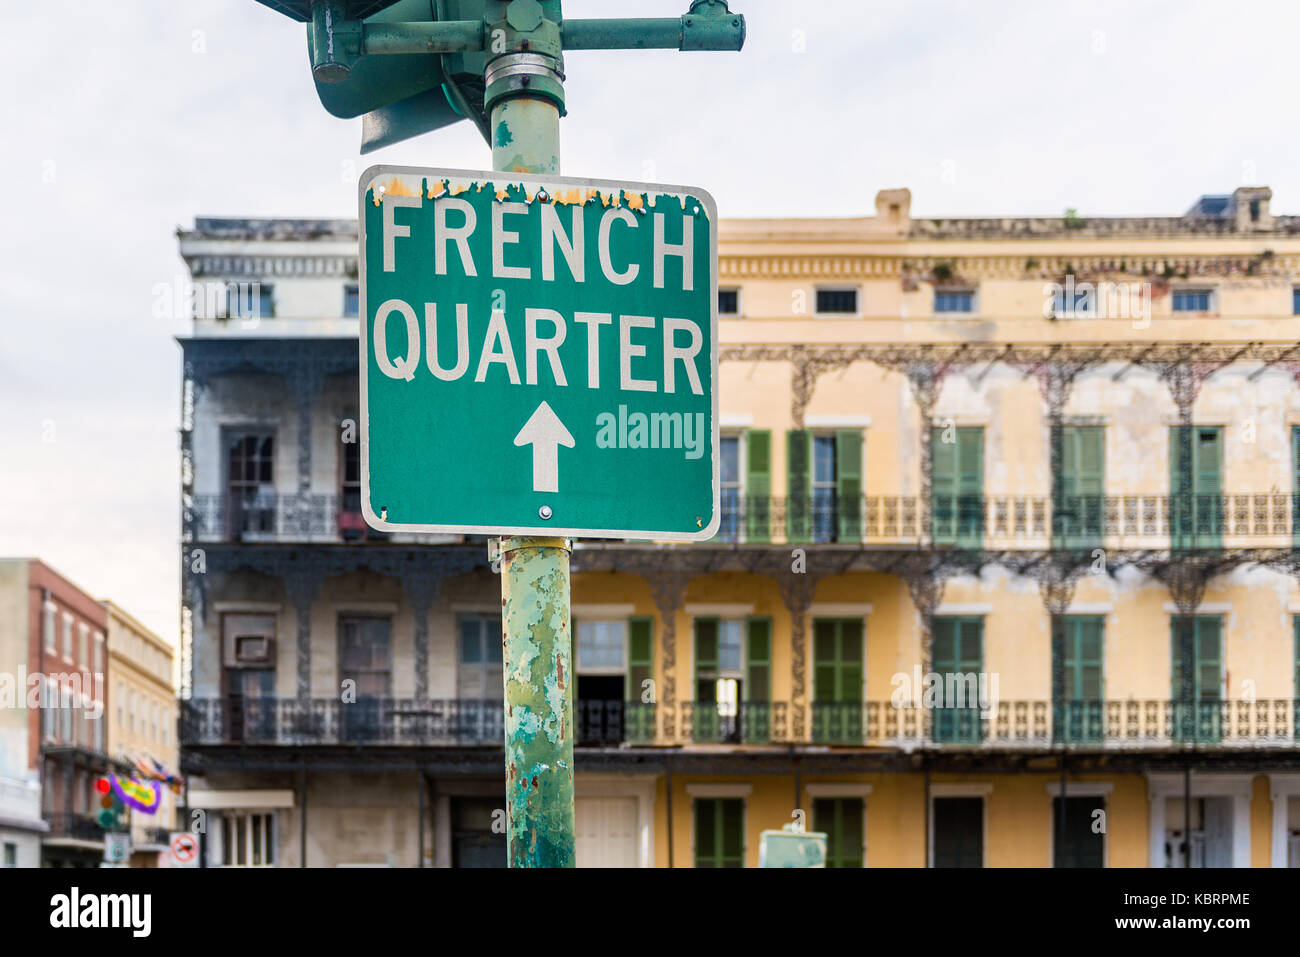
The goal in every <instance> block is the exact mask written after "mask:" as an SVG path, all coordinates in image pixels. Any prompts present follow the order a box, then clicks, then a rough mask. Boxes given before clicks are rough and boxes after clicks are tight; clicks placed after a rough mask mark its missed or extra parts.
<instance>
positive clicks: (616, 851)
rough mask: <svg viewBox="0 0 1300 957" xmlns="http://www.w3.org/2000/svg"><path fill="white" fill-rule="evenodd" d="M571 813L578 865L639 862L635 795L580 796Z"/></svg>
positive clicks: (610, 865)
mask: <svg viewBox="0 0 1300 957" xmlns="http://www.w3.org/2000/svg"><path fill="white" fill-rule="evenodd" d="M574 813H575V815H576V822H575V826H576V828H577V831H576V835H575V838H576V839H575V854H576V862H577V865H578V867H637V866H639V865H640V857H641V855H640V847H639V844H640V842H639V840H638V834H637V817H638V814H637V802H636V798H623V797H602V798H597V797H580V798H577V799H576V801H575V802H574Z"/></svg>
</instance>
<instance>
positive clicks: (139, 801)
mask: <svg viewBox="0 0 1300 957" xmlns="http://www.w3.org/2000/svg"><path fill="white" fill-rule="evenodd" d="M108 780H109V783H111V784H112V785H113V793H114V794H116V795H117V796H118V797H119V798H121V799H122V803H123V804H125V805H127V806H128V807H133V808H135V809H136V810H137V811H143V812H144V813H145V814H153V813H154V812H155V811H157V810H158V804H159V803H160V802H161V801H162V789H161V788H160V787H158V784H157V782H154V781H137V780H135V779H134V778H122V777H118V776H117V775H116V774H110V775H109V776H108Z"/></svg>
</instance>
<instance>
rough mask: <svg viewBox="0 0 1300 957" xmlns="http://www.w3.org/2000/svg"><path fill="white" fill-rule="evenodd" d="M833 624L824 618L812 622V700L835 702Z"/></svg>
mask: <svg viewBox="0 0 1300 957" xmlns="http://www.w3.org/2000/svg"><path fill="white" fill-rule="evenodd" d="M835 659H836V631H835V622H833V621H831V620H829V619H826V618H817V619H815V620H814V621H813V700H814V701H825V702H831V701H834V700H835V675H836V668H835Z"/></svg>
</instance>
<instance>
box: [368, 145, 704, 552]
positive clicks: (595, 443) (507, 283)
mask: <svg viewBox="0 0 1300 957" xmlns="http://www.w3.org/2000/svg"><path fill="white" fill-rule="evenodd" d="M360 204H361V209H360V224H361V254H360V268H361V309H362V313H361V315H362V322H361V337H360V338H361V349H360V352H361V481H362V507H363V511H364V514H365V516H366V520H367V521H368V522H369V523H370V525H372V526H373V527H374V528H377V529H380V530H382V531H392V532H449V533H469V534H484V535H512V534H519V535H562V536H582V537H595V538H653V539H658V540H665V541H674V540H680V541H692V540H701V539H706V538H710V537H712V536H713V535H714V534H715V533H716V531H717V528H718V524H719V514H718V498H719V495H718V402H717V378H718V336H717V328H718V317H717V301H718V291H717V270H716V266H715V264H716V262H717V207H716V206H715V204H714V202H713V198H712V197H711V196H709V194H708V193H707V192H705V191H704V190H700V189H693V188H688V187H681V186H657V185H648V184H643V183H626V182H606V181H601V180H589V179H575V178H569V177H561V176H532V175H524V174H518V173H489V172H467V171H462V170H438V169H414V168H406V167H392V166H376V167H373V168H371V169H369V170H367V171H366V172H365V174H364V175H363V176H362V178H361V183H360Z"/></svg>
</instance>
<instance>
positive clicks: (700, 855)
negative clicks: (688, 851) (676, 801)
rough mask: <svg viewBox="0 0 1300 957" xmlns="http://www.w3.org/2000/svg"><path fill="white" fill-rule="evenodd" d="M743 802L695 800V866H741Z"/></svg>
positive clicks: (742, 855) (721, 799)
mask: <svg viewBox="0 0 1300 957" xmlns="http://www.w3.org/2000/svg"><path fill="white" fill-rule="evenodd" d="M744 828H745V802H744V799H742V798H696V800H695V866H696V867H744V866H745V831H744Z"/></svg>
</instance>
